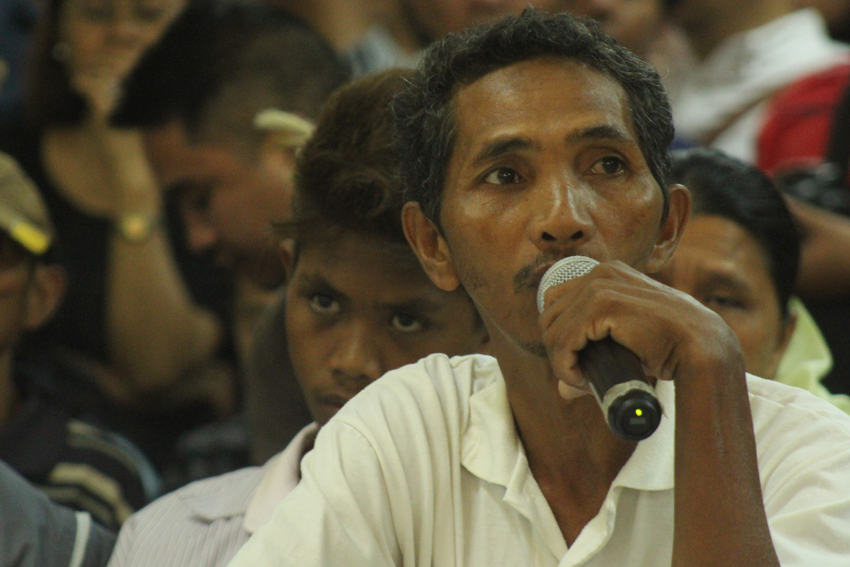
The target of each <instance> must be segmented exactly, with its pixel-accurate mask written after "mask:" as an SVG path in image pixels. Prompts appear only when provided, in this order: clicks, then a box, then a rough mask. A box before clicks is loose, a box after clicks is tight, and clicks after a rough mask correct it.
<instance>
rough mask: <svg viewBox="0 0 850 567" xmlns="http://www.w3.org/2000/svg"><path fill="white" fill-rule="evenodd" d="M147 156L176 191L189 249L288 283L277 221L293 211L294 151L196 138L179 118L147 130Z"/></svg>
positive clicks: (260, 281)
mask: <svg viewBox="0 0 850 567" xmlns="http://www.w3.org/2000/svg"><path fill="white" fill-rule="evenodd" d="M144 140H145V150H146V153H147V156H148V159H149V160H150V162H151V165H152V167H153V169H154V172H155V173H156V175H157V178H158V179H159V182H160V185H161V186H162V187H163V188H164V189H165V190H166V191H174V192H176V194H177V196H178V199H179V202H180V209H181V212H182V216H183V221H184V225H185V229H186V241H187V243H188V246H189V249H190V250H191V251H192V252H194V253H196V254H211V255H212V256H213V258H214V260H215V261H216V263H217V264H219V265H221V266H224V267H227V268H230V269H233V270H234V271H235V273H236V274H237V275H238V276H240V277H243V278H245V279H248V280H250V281H252V282H254V283H255V284H257V285H259V286H260V287H263V288H266V289H271V288H274V287H277V286H278V285H280V284H281V283H283V280H284V277H285V274H284V268H283V265H282V263H281V261H280V256H279V254H278V247H277V242H276V239H275V238H274V237H273V236H272V234H271V225H272V223H273V222H279V221H282V220H285V219H287V218H288V217H289V214H290V212H291V202H292V170H293V168H294V165H295V157H294V153H292V152H287V151H284V150H281V151H280V152H276V153H275V154H273V157H275V158H276V159H274V160H272V159H269V158H270V157H272V156H266V155H265V154H263V153H261V154H260V155H252V156H249V155H247V153H246V152H242V151H237V150H235V149H234V148H233V147H232V145H230V144H228V143H227V142H226V141H221V142H220V143H212V142H209V143H203V142H199V143H191V142H190V141H189V140H188V139H187V133H186V131H185V129H184V128H183V127H182V126H181V125H180V124H179V123H177V122H172V123H170V124H168V125H166V126H162V127H159V128H155V129H151V130H148V131H146V132H145V133H144Z"/></svg>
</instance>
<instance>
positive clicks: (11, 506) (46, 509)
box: [0, 461, 115, 567]
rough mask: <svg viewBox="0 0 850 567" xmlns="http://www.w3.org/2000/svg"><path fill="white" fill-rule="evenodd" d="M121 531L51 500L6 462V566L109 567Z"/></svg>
mask: <svg viewBox="0 0 850 567" xmlns="http://www.w3.org/2000/svg"><path fill="white" fill-rule="evenodd" d="M114 545H115V534H113V533H111V532H109V531H108V530H105V529H104V528H102V527H101V526H99V525H97V523H95V522H93V521H92V519H91V516H90V515H89V514H88V513H86V512H77V513H74V512H73V511H72V510H69V509H68V508H65V507H64V506H60V505H58V504H55V503H53V502H51V501H50V500H48V498H47V497H46V496H45V495H44V494H42V493H41V492H39V491H38V490H36V489H35V488H33V487H32V486H30V485H29V483H27V481H26V480H24V479H23V478H21V477H20V476H19V475H18V474H17V473H16V472H15V471H13V470H12V469H10V468H9V466H8V465H6V463H3V462H2V461H0V567H103V566H104V565H106V562H107V561H108V560H109V554H110V553H111V551H112V548H113V546H114Z"/></svg>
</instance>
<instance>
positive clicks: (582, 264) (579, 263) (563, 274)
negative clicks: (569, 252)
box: [537, 256, 599, 313]
mask: <svg viewBox="0 0 850 567" xmlns="http://www.w3.org/2000/svg"><path fill="white" fill-rule="evenodd" d="M598 263H599V262H597V261H596V260H594V259H593V258H588V257H587V256H568V257H567V258H563V259H561V260H558V261H557V262H555V263H554V264H552V266H551V267H550V268H549V269H548V270H546V273H545V274H543V278H542V279H541V280H540V287H539V288H537V311H539V312H540V313H543V295H544V294H545V293H546V290H547V289H549V288H550V287H552V286H555V285H558V284H561V283H564V282H565V281H569V280H572V279H575V278H577V277H579V276H583V275H584V274H586V273H587V272H589V271H590V270H592V269H593V268H594V267H595V266H596V264H598Z"/></svg>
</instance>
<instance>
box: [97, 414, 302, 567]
mask: <svg viewBox="0 0 850 567" xmlns="http://www.w3.org/2000/svg"><path fill="white" fill-rule="evenodd" d="M318 430H319V426H318V424H316V423H312V424H310V425H308V426H307V427H305V428H304V429H302V430H301V431H300V432H299V433H298V435H296V436H295V437H294V438H293V439H292V441H291V442H290V443H289V445H287V447H286V449H284V450H283V451H282V452H280V453H278V454H277V455H275V456H274V457H272V458H271V459H269V460H268V462H266V464H265V465H263V467H262V468H260V467H249V468H245V469H240V470H238V471H234V472H231V473H227V474H223V475H220V476H216V477H212V478H207V479H204V480H199V481H196V482H193V483H191V484H188V485H186V486H184V487H183V488H180V489H178V490H176V491H174V492H172V493H170V494H166V495H165V496H163V497H161V498H159V499H157V500H156V501H154V502H152V503H151V504H149V505H148V506H146V507H145V508H143V509H142V510H140V511H138V512H136V513H135V514H133V515H132V516H131V517H130V518H129V519H128V520H127V522H125V523H124V526H123V527H122V528H121V533H120V534H119V536H118V543H117V544H116V546H115V552H114V553H113V555H112V557H111V559H110V560H109V565H108V567H168V566H174V567H178V566H179V567H189V566H192V567H222V566H224V565H227V563H228V562H229V561H230V560H231V559H232V558H233V556H234V555H235V554H236V552H237V551H238V550H239V548H240V547H242V546H243V545H244V544H245V542H246V541H248V538H249V537H250V536H251V534H252V533H254V531H255V530H256V529H258V528H259V527H261V526H262V525H263V524H264V523H266V522H268V521H269V519H270V517H271V512H272V510H273V509H274V507H275V505H276V504H277V503H278V502H280V501H281V500H282V499H283V498H284V497H285V496H286V495H287V494H288V493H289V492H290V491H291V490H292V489H293V488H294V487H295V486H296V485H297V484H298V480H299V478H300V474H299V471H298V467H299V465H300V463H301V457H302V456H303V454H304V451H305V449H307V448H309V447H310V446H311V445H312V443H313V439H315V436H316V432H317V431H318Z"/></svg>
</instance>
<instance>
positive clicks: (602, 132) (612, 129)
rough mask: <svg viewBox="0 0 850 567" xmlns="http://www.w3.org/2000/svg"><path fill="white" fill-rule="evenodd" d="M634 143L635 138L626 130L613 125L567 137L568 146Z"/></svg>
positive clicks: (602, 125) (579, 131)
mask: <svg viewBox="0 0 850 567" xmlns="http://www.w3.org/2000/svg"><path fill="white" fill-rule="evenodd" d="M606 140H607V141H612V142H633V141H634V138H633V137H632V136H631V135H630V134H629V133H628V132H626V131H625V130H623V129H622V128H620V127H618V126H613V125H611V124H600V125H599V126H591V127H589V128H583V129H581V130H576V131H575V132H571V133H570V135H569V136H567V139H566V142H567V144H578V143H580V142H594V141H606Z"/></svg>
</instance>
